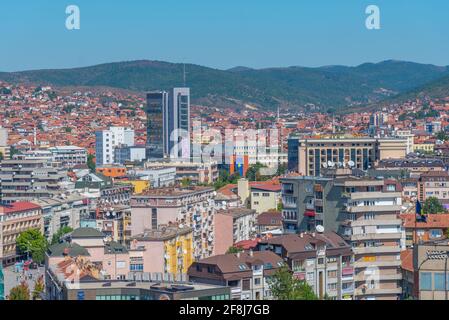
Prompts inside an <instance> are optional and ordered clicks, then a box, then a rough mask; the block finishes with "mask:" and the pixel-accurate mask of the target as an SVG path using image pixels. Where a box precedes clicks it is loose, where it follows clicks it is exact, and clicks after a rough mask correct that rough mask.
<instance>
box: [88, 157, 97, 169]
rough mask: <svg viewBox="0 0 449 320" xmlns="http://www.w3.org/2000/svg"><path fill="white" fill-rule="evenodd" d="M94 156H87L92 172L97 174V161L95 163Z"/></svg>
mask: <svg viewBox="0 0 449 320" xmlns="http://www.w3.org/2000/svg"><path fill="white" fill-rule="evenodd" d="M94 157H95V156H94V155H93V154H88V155H87V166H88V167H89V169H90V171H91V172H95V168H96V165H95V161H94Z"/></svg>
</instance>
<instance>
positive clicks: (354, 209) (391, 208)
mask: <svg viewBox="0 0 449 320" xmlns="http://www.w3.org/2000/svg"><path fill="white" fill-rule="evenodd" d="M346 210H347V211H348V212H350V213H363V212H390V211H397V212H400V211H401V210H402V206H400V205H393V204H392V205H388V206H352V207H349V206H348V207H347V209H346Z"/></svg>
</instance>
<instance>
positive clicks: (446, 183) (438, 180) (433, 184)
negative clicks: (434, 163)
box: [418, 171, 449, 203]
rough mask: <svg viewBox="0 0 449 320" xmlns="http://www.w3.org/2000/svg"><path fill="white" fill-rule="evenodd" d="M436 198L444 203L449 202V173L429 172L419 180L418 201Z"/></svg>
mask: <svg viewBox="0 0 449 320" xmlns="http://www.w3.org/2000/svg"><path fill="white" fill-rule="evenodd" d="M430 197H434V198H437V199H438V200H440V201H441V202H443V203H447V202H449V173H448V172H446V171H444V172H441V171H440V172H438V171H436V172H427V173H423V174H421V176H420V177H419V180H418V199H419V201H421V202H424V201H426V199H428V198H430Z"/></svg>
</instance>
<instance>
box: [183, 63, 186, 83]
mask: <svg viewBox="0 0 449 320" xmlns="http://www.w3.org/2000/svg"><path fill="white" fill-rule="evenodd" d="M183 79H184V88H185V87H186V64H185V63H184V71H183Z"/></svg>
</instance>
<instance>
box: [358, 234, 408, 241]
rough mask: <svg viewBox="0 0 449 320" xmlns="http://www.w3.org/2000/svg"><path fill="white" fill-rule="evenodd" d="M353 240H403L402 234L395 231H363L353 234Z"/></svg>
mask: <svg viewBox="0 0 449 320" xmlns="http://www.w3.org/2000/svg"><path fill="white" fill-rule="evenodd" d="M350 238H351V241H365V240H401V238H402V234H401V233H399V232H395V233H362V234H353V235H351V237H350Z"/></svg>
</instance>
